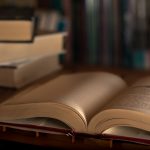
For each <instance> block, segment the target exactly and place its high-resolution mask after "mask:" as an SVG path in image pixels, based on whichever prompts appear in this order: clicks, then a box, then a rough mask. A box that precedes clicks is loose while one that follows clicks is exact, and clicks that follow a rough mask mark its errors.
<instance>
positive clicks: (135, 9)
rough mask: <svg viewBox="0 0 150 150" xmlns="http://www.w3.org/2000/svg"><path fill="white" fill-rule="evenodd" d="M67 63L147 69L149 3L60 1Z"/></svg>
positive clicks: (144, 1)
mask: <svg viewBox="0 0 150 150" xmlns="http://www.w3.org/2000/svg"><path fill="white" fill-rule="evenodd" d="M64 2H65V10H66V16H67V17H68V19H69V20H70V37H69V40H70V43H69V45H68V53H67V54H68V56H67V58H68V62H69V63H75V64H76V63H77V64H78V63H80V64H81V63H82V64H90V65H93V64H94V65H95V64H96V65H97V64H98V65H102V66H124V67H129V68H135V69H147V68H149V65H150V61H149V55H150V54H149V48H150V46H149V36H150V34H149V20H150V15H149V8H150V1H149V0H142V1H141V0H83V1H76V0H71V1H69V0H64Z"/></svg>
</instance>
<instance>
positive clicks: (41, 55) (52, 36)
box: [0, 7, 65, 88]
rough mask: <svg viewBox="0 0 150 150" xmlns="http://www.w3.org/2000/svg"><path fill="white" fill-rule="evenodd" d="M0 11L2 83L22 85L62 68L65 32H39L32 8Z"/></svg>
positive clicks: (12, 8) (0, 83)
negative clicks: (61, 60) (61, 57)
mask: <svg viewBox="0 0 150 150" xmlns="http://www.w3.org/2000/svg"><path fill="white" fill-rule="evenodd" d="M0 14H1V15H0V56H1V57H0V86H4V87H13V88H21V87H23V86H25V85H27V84H29V83H31V82H33V81H35V80H37V79H40V78H42V77H44V76H46V75H49V74H50V73H53V72H56V71H58V70H60V69H61V67H62V66H61V64H60V61H59V60H60V59H59V56H60V55H63V53H64V51H63V40H64V36H65V32H57V33H43V34H36V33H35V32H36V31H35V30H36V17H35V16H34V12H33V9H32V8H16V7H10V8H9V9H4V7H3V8H2V9H0Z"/></svg>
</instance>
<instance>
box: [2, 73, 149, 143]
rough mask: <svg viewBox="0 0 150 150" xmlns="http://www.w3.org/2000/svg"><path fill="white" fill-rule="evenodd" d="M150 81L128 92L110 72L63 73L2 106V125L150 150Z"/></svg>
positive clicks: (126, 87)
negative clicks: (110, 141) (148, 149)
mask: <svg viewBox="0 0 150 150" xmlns="http://www.w3.org/2000/svg"><path fill="white" fill-rule="evenodd" d="M149 84H150V77H145V78H143V79H141V80H139V81H137V82H136V83H134V84H133V85H131V86H130V87H128V86H127V84H126V82H125V81H124V80H123V79H122V78H121V77H119V76H118V75H116V74H112V73H107V72H82V73H64V74H60V75H58V76H57V77H55V78H53V79H51V80H48V81H47V82H44V83H42V84H40V85H39V86H37V87H34V88H29V89H25V90H23V91H21V92H19V93H18V94H16V95H14V96H13V97H9V98H8V99H6V100H4V99H3V101H2V102H1V104H0V125H1V127H2V129H3V131H6V129H7V128H12V129H19V130H23V131H34V132H36V133H37V134H36V135H37V136H38V135H39V133H53V134H54V133H57V134H66V135H72V137H78V136H79V137H80V136H81V137H90V138H96V139H98V138H99V139H110V140H124V141H130V142H135V143H141V144H147V145H150V115H149V114H150V100H149V97H150V96H149V93H150V88H149Z"/></svg>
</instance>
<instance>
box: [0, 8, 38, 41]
mask: <svg viewBox="0 0 150 150" xmlns="http://www.w3.org/2000/svg"><path fill="white" fill-rule="evenodd" d="M35 23H36V17H35V15H34V10H33V9H32V8H29V7H11V6H10V7H1V8H0V42H32V41H33V38H34V34H35Z"/></svg>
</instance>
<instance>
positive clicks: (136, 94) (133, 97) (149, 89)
mask: <svg viewBox="0 0 150 150" xmlns="http://www.w3.org/2000/svg"><path fill="white" fill-rule="evenodd" d="M109 107H110V108H118V109H119V108H121V109H129V110H135V111H138V112H139V111H140V112H143V113H148V114H150V78H149V77H148V78H144V79H142V80H140V81H138V82H136V83H135V84H134V85H133V86H131V87H130V88H128V90H126V91H125V92H123V93H122V94H120V95H119V96H117V97H116V98H115V100H114V101H112V103H110V104H109Z"/></svg>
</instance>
